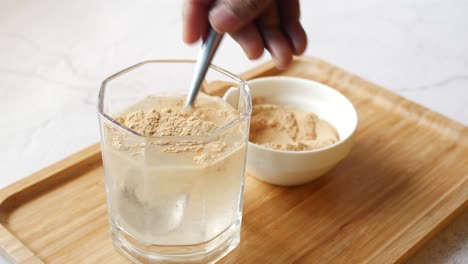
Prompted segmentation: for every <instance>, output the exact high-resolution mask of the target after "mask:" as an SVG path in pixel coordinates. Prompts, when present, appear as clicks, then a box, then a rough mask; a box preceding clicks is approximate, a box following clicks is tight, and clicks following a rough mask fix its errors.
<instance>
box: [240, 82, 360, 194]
mask: <svg viewBox="0 0 468 264" xmlns="http://www.w3.org/2000/svg"><path fill="white" fill-rule="evenodd" d="M248 85H249V89H250V92H251V94H252V98H254V97H263V98H265V100H266V102H267V103H274V104H280V105H292V106H295V107H297V108H300V109H302V110H304V111H307V112H313V113H315V114H317V115H318V116H319V117H320V118H321V119H324V120H326V121H328V122H329V123H331V124H332V125H333V126H334V127H335V128H336V130H337V131H338V134H339V137H340V139H339V141H338V142H337V143H335V144H333V145H331V146H328V147H326V148H321V149H317V150H307V151H285V150H275V149H270V148H266V147H263V146H261V145H257V144H254V143H252V142H249V147H248V153H247V171H248V173H249V174H250V175H252V176H254V177H256V178H258V179H260V180H262V181H265V182H268V183H271V184H275V185H284V186H291V185H299V184H304V183H307V182H310V181H312V180H315V179H317V178H318V177H320V176H322V175H323V174H325V173H326V172H328V171H329V170H330V169H332V168H333V167H334V166H335V165H336V164H337V163H338V162H339V161H341V160H342V159H343V158H345V157H346V155H347V154H348V153H349V151H350V150H351V146H352V144H353V135H354V131H355V129H356V126H357V122H358V120H357V113H356V109H355V108H354V106H353V105H352V104H351V102H350V101H349V100H348V99H347V98H346V97H345V96H343V95H342V94H341V93H339V92H338V91H336V90H335V89H332V88H330V87H328V86H326V85H323V84H321V83H318V82H314V81H310V80H306V79H300V78H291V77H265V78H259V79H254V80H251V81H249V82H248Z"/></svg>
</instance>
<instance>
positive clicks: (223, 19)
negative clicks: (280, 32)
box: [209, 0, 272, 33]
mask: <svg viewBox="0 0 468 264" xmlns="http://www.w3.org/2000/svg"><path fill="white" fill-rule="evenodd" d="M271 1H272V0H218V1H216V2H215V4H214V6H213V8H212V9H211V10H210V14H209V20H210V23H211V25H212V26H213V28H214V29H215V30H216V31H217V32H219V33H233V32H236V31H237V30H239V29H241V28H242V27H244V26H245V25H247V24H249V23H250V22H252V20H254V19H255V18H256V17H257V16H258V15H259V14H260V13H261V12H262V11H263V10H264V9H265V8H266V7H267V6H268V4H269V3H270V2H271Z"/></svg>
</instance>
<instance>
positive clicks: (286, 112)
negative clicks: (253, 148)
mask: <svg viewBox="0 0 468 264" xmlns="http://www.w3.org/2000/svg"><path fill="white" fill-rule="evenodd" d="M249 139H250V141H251V142H253V143H255V144H259V145H262V146H265V147H268V148H273V149H279V150H292V151H302V150H314V149H320V148H324V147H327V146H330V145H332V144H334V143H336V142H337V141H338V140H339V136H338V132H337V131H336V129H335V128H334V127H333V126H332V125H331V124H329V123H328V122H327V121H325V120H322V119H320V118H319V117H318V116H317V115H315V114H314V113H307V112H305V111H303V110H301V109H298V108H295V107H293V106H284V105H277V104H271V103H266V102H265V100H264V98H261V97H260V98H254V100H253V111H252V119H251V123H250V136H249Z"/></svg>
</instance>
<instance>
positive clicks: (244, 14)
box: [224, 0, 265, 19]
mask: <svg viewBox="0 0 468 264" xmlns="http://www.w3.org/2000/svg"><path fill="white" fill-rule="evenodd" d="M262 2H265V1H259V0H237V1H225V2H224V4H225V5H226V6H227V8H229V9H230V10H231V12H232V13H233V14H234V15H235V16H236V17H237V18H239V19H243V18H248V17H250V16H251V15H252V14H255V13H258V12H259V11H260V10H261V9H262V8H263V6H264V4H262Z"/></svg>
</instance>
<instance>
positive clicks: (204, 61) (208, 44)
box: [185, 28, 224, 109]
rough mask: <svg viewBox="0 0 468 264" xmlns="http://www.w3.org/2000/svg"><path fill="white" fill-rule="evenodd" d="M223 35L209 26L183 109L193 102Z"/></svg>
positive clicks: (190, 105)
mask: <svg viewBox="0 0 468 264" xmlns="http://www.w3.org/2000/svg"><path fill="white" fill-rule="evenodd" d="M223 36H224V34H219V33H218V32H216V31H215V30H214V29H212V28H210V31H209V33H208V37H207V39H206V41H205V42H204V43H203V45H202V48H201V51H200V54H199V56H198V60H197V63H196V64H195V71H194V73H193V77H192V83H191V85H190V90H189V93H188V96H187V100H186V101H185V109H189V108H191V107H192V105H193V102H195V99H196V98H197V95H198V91H200V87H201V84H202V82H203V80H204V79H205V75H206V72H207V71H208V68H209V66H210V64H211V60H212V59H213V57H214V55H215V53H216V50H217V49H218V46H219V43H221V40H222V39H223Z"/></svg>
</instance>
